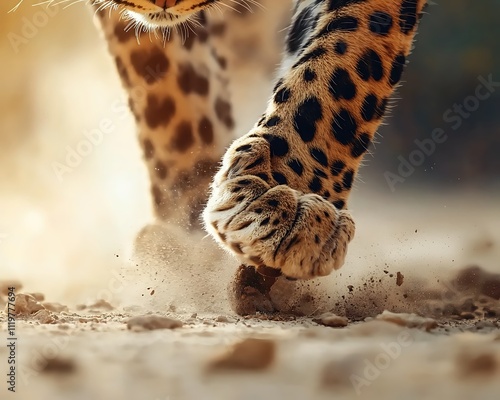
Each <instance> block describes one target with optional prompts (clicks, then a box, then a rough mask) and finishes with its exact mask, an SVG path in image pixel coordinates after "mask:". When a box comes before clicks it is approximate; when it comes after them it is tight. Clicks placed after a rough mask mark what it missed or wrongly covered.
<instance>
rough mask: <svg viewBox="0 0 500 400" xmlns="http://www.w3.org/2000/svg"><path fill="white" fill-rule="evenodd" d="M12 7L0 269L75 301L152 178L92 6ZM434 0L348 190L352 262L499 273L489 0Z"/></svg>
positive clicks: (144, 219)
mask: <svg viewBox="0 0 500 400" xmlns="http://www.w3.org/2000/svg"><path fill="white" fill-rule="evenodd" d="M15 3H16V0H3V1H2V2H0V32H1V35H0V60H1V64H0V68H1V71H0V77H1V78H0V79H1V90H0V279H1V278H4V277H12V278H19V279H21V280H22V281H23V283H24V284H25V285H26V286H28V287H30V288H32V290H34V289H37V290H42V289H44V288H45V287H47V286H50V287H51V290H52V298H54V299H58V300H59V299H61V298H63V297H64V298H66V299H70V300H72V301H77V300H78V301H82V299H85V297H86V296H87V297H88V296H94V295H95V291H96V290H97V289H96V288H98V287H99V285H100V284H102V282H107V281H109V279H106V277H108V278H109V277H110V276H112V274H113V273H116V271H120V269H121V267H122V263H123V262H124V261H126V260H127V259H128V257H129V256H130V244H131V243H132V241H133V238H134V236H135V234H136V232H137V231H138V230H139V229H140V228H141V227H142V226H143V225H144V224H146V223H148V222H150V221H151V215H152V212H151V208H150V199H149V188H148V183H147V174H146V170H145V167H144V166H143V164H142V162H141V154H140V151H139V147H138V144H137V143H136V139H135V134H134V127H133V120H132V118H131V117H130V116H129V115H128V113H126V112H123V106H124V105H125V104H126V101H125V96H124V94H123V92H122V90H121V87H120V84H119V81H118V78H117V76H116V74H115V71H114V66H113V64H112V60H111V59H110V57H109V56H108V55H107V52H106V45H105V43H104V41H103V40H102V39H101V38H100V37H99V33H98V30H97V29H95V26H94V25H93V20H92V15H91V12H90V11H89V10H88V9H87V8H86V7H85V6H84V5H83V4H82V3H76V4H74V5H70V6H69V7H66V8H65V4H67V3H61V4H60V5H58V6H56V7H54V8H52V9H46V8H44V7H41V6H38V7H32V6H31V4H32V1H30V0H25V1H24V3H23V4H22V5H21V7H19V9H18V10H17V11H16V12H14V13H7V12H8V10H9V9H11V8H12V7H13V6H14V5H15ZM432 3H433V4H432V5H431V6H430V7H429V8H428V10H427V11H428V15H426V16H425V17H424V19H423V21H422V25H421V29H420V34H419V35H418V40H417V43H416V48H415V50H414V51H413V54H412V56H411V59H410V60H411V63H410V65H409V67H408V68H407V70H406V72H405V75H404V81H405V82H404V85H403V87H402V88H401V89H400V90H399V91H398V93H397V95H396V98H397V99H398V100H397V102H396V103H395V106H394V108H393V110H392V112H391V114H392V115H391V116H390V118H387V119H386V124H385V126H383V127H382V129H381V130H380V135H379V137H378V143H377V144H376V145H375V146H374V147H373V148H372V150H373V151H372V153H373V155H368V156H367V157H366V163H365V164H366V165H367V166H368V167H365V168H364V169H363V170H362V172H361V175H360V179H359V180H358V182H357V184H356V188H355V191H354V193H353V195H352V205H351V207H352V209H353V211H354V214H355V217H356V219H357V223H358V232H357V239H356V240H357V242H356V243H357V244H356V243H354V244H353V246H354V249H355V250H351V253H350V254H351V255H350V257H351V258H352V259H353V260H354V259H363V262H364V263H365V264H370V265H375V264H377V265H384V264H387V263H390V262H396V260H397V262H398V263H405V264H406V265H407V266H408V267H410V266H418V265H419V264H418V263H422V260H423V259H424V260H427V261H425V262H424V264H425V265H432V266H433V267H436V266H437V267H439V266H440V265H442V266H443V267H447V266H450V265H453V263H456V264H459V263H460V266H464V265H465V264H467V263H475V262H482V263H483V266H485V267H488V268H490V269H491V268H500V265H498V254H499V253H498V252H499V250H498V247H499V245H498V243H499V242H498V239H499V237H500V236H499V232H498V229H499V227H500V202H499V200H500V196H499V194H500V190H499V189H500V157H499V151H500V42H499V41H498V38H499V37H500V25H499V24H498V16H499V15H500V0H484V1H481V2H471V1H466V0H441V1H439V2H432ZM103 121H108V122H109V121H111V122H110V124H108V126H110V128H109V129H108V131H109V132H106V133H105V135H104V139H103V140H102V142H99V143H98V144H97V145H95V147H94V148H92V149H89V151H88V155H85V156H84V157H76V156H74V154H73V151H74V150H75V149H76V148H77V147H78V146H79V144H80V142H81V141H82V139H84V138H85V137H86V135H87V134H88V133H89V132H91V131H92V130H93V129H98V128H99V126H100V124H101V123H102V122H103ZM436 138H437V139H436ZM416 140H417V142H416ZM72 154H73V155H72ZM68 157H69V160H70V163H68ZM75 157H76V158H75ZM63 164H66V165H69V164H71V166H70V167H69V168H68V167H65V168H63V167H62V165H63ZM417 231H419V232H423V233H422V234H421V235H422V236H415V235H414V232H415V233H416V232H417ZM410 237H411V239H409V238H410ZM431 253H432V255H431ZM485 254H486V255H487V256H488V257H483V256H484V255H485ZM363 257H364V258H363ZM458 259H460V262H458V261H457V260H458ZM89 288H90V289H89Z"/></svg>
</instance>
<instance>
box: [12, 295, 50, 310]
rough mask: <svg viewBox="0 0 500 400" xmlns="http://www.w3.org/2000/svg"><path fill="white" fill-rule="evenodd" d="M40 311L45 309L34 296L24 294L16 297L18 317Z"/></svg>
mask: <svg viewBox="0 0 500 400" xmlns="http://www.w3.org/2000/svg"><path fill="white" fill-rule="evenodd" d="M40 310H45V308H44V307H43V306H42V305H41V304H40V303H39V302H38V301H36V299H35V298H34V297H33V296H31V295H29V294H23V293H19V294H18V295H17V296H16V308H15V313H16V315H29V314H34V313H36V312H37V311H40Z"/></svg>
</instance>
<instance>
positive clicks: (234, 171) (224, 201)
mask: <svg viewBox="0 0 500 400" xmlns="http://www.w3.org/2000/svg"><path fill="white" fill-rule="evenodd" d="M256 141H257V145H258V146H252V147H250V146H246V145H245V144H243V145H242V144H241V143H237V144H238V145H239V146H238V147H236V149H238V148H240V149H243V150H244V151H245V152H247V154H246V155H240V154H238V152H236V153H235V154H234V157H233V160H232V162H231V163H230V164H228V165H230V166H231V167H230V168H229V169H228V170H221V171H220V172H219V174H218V176H217V177H216V180H215V182H214V185H213V187H212V193H211V197H210V199H209V201H208V204H207V207H206V209H205V212H204V220H205V224H206V228H207V230H208V231H209V232H210V233H211V234H212V235H213V236H214V237H215V239H216V240H217V241H218V242H219V243H220V244H221V245H222V246H223V247H224V248H226V249H228V250H229V251H231V252H232V253H233V254H234V255H235V256H236V257H237V258H238V259H239V260H241V262H242V263H243V264H246V265H254V266H256V267H261V266H266V267H271V268H275V269H277V270H280V271H281V273H282V274H283V275H285V276H286V277H289V278H297V279H310V278H314V277H317V276H324V275H328V274H329V273H330V272H331V271H332V270H334V269H338V268H340V267H341V266H342V265H343V263H344V258H345V255H346V251H347V245H348V243H349V242H350V240H351V239H352V238H353V236H354V222H353V220H352V218H351V216H350V215H349V213H348V212H346V211H343V210H338V209H336V208H335V207H334V206H333V205H332V204H331V203H330V202H328V201H327V200H325V199H323V198H322V197H321V196H318V195H316V194H304V193H301V192H299V191H297V190H294V189H292V188H290V187H289V186H286V185H278V186H274V187H272V186H271V185H269V184H268V183H267V182H266V181H265V180H264V179H263V178H264V177H263V176H262V177H261V176H259V174H260V175H266V170H267V168H269V167H268V166H267V165H265V164H266V163H267V162H268V157H266V154H269V151H267V152H266V151H263V148H261V144H262V143H259V141H258V139H257V140H256ZM254 145H255V143H254ZM262 145H263V144H262ZM255 147H258V150H253V148H255ZM254 151H255V154H254V153H253V152H254ZM240 152H241V150H240ZM246 156H248V157H246ZM256 159H257V160H259V161H260V163H256V162H255V160H256ZM225 162H226V160H225ZM263 164H264V166H263ZM226 165H227V164H226ZM259 167H260V168H259ZM259 171H261V172H259Z"/></svg>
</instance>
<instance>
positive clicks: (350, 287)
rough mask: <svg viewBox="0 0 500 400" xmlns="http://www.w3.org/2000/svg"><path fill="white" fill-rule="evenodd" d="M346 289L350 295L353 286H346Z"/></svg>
mask: <svg viewBox="0 0 500 400" xmlns="http://www.w3.org/2000/svg"><path fill="white" fill-rule="evenodd" d="M347 289H349V293H352V291H353V290H354V286H352V285H349V286H347Z"/></svg>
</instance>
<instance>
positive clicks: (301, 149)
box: [204, 0, 425, 279]
mask: <svg viewBox="0 0 500 400" xmlns="http://www.w3.org/2000/svg"><path fill="white" fill-rule="evenodd" d="M295 3H296V4H295V11H294V16H293V20H292V24H291V29H290V32H289V37H288V44H287V54H286V57H285V60H284V61H283V64H282V67H281V71H282V72H281V79H280V80H279V82H278V84H277V85H276V88H275V91H274V94H273V96H272V98H271V100H270V102H269V105H268V107H267V110H266V111H265V113H264V115H263V117H262V118H261V120H260V121H259V122H258V123H257V124H256V125H255V126H254V127H253V128H252V129H251V130H250V132H249V133H248V134H246V135H245V136H243V137H242V138H240V139H238V140H236V141H235V142H234V143H233V144H232V145H231V146H230V148H229V149H228V150H227V152H226V153H225V155H224V158H223V165H222V168H221V169H220V170H219V171H218V173H217V175H216V176H215V179H214V181H213V184H212V187H211V190H212V191H211V197H210V199H209V202H208V205H207V207H206V209H205V212H204V220H205V224H206V228H207V230H208V231H209V232H210V233H211V234H212V235H213V237H214V238H215V239H216V241H217V242H218V243H219V244H220V245H222V246H223V247H224V248H226V249H227V250H229V251H230V252H231V253H233V254H234V255H235V256H236V257H237V258H238V259H239V260H241V262H242V263H244V264H247V265H254V266H257V267H258V266H267V267H272V268H275V269H277V270H280V271H281V272H282V273H283V275H285V276H288V277H291V278H298V279H309V278H314V277H317V276H323V275H328V274H329V273H330V272H331V271H332V270H334V269H338V268H340V267H341V266H342V264H343V262H344V257H345V254H346V248H347V245H348V243H349V241H350V240H351V239H352V237H353V235H354V222H353V220H352V218H351V217H350V215H349V213H348V212H347V211H346V210H345V209H346V204H347V199H348V196H349V194H350V191H351V187H352V184H353V180H354V178H355V176H356V173H357V171H358V168H359V165H360V162H361V158H362V156H363V154H364V153H365V152H366V150H367V148H368V146H369V144H370V142H371V141H372V139H373V136H374V134H375V132H376V130H377V128H378V126H379V125H380V122H381V120H382V116H383V114H384V111H385V108H386V105H387V101H388V98H389V97H390V96H391V94H392V93H393V91H394V89H395V87H396V86H397V84H398V82H399V80H400V78H401V74H402V72H403V69H404V66H405V64H406V58H407V56H408V54H409V53H410V49H411V44H412V41H413V38H414V35H415V32H416V28H417V24H418V19H419V16H420V14H421V12H422V8H423V6H424V3H425V0H323V1H321V0H296V2H295Z"/></svg>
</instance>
